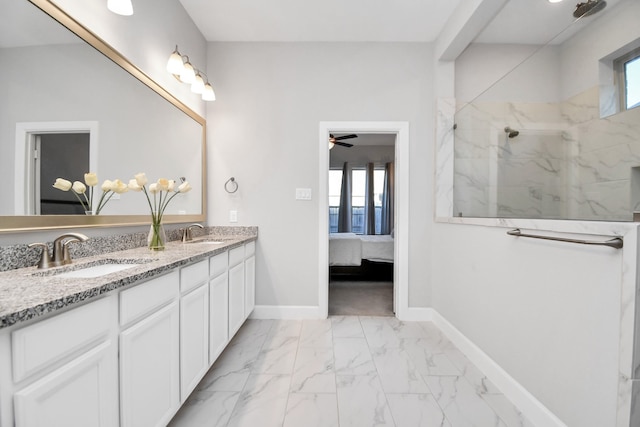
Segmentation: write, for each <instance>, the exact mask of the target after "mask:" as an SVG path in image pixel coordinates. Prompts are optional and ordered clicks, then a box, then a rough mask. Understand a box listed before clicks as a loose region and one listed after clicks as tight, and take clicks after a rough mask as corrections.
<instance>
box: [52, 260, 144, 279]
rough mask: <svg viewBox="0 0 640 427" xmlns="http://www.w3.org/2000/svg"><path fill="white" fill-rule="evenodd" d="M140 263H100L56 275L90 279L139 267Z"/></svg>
mask: <svg viewBox="0 0 640 427" xmlns="http://www.w3.org/2000/svg"><path fill="white" fill-rule="evenodd" d="M139 265H140V264H99V265H93V266H91V267H85V268H81V269H78V270H71V271H67V272H64V273H60V274H56V277H70V278H83V279H89V278H93V277H100V276H105V275H107V274H111V273H115V272H118V271H122V270H126V269H128V268H133V267H137V266H139Z"/></svg>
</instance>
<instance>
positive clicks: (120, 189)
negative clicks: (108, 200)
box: [111, 179, 129, 194]
mask: <svg viewBox="0 0 640 427" xmlns="http://www.w3.org/2000/svg"><path fill="white" fill-rule="evenodd" d="M111 191H113V192H114V193H118V194H122V193H126V192H127V191H129V187H128V186H127V184H125V183H124V182H122V181H121V180H119V179H116V180H115V181H113V186H112V187H111Z"/></svg>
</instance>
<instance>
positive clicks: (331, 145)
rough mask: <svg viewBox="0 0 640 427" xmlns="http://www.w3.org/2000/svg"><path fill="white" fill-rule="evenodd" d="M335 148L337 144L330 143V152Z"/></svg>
mask: <svg viewBox="0 0 640 427" xmlns="http://www.w3.org/2000/svg"><path fill="white" fill-rule="evenodd" d="M335 146H336V144H334V143H333V142H329V150H331V149H332V148H333V147H335Z"/></svg>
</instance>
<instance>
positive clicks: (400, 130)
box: [318, 122, 409, 320]
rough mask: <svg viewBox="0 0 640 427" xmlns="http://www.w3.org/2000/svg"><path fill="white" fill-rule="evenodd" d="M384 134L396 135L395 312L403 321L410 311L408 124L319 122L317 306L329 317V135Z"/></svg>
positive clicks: (324, 315) (323, 316)
mask: <svg viewBox="0 0 640 427" xmlns="http://www.w3.org/2000/svg"><path fill="white" fill-rule="evenodd" d="M344 132H349V133H360V134H363V133H387V134H395V135H396V144H395V161H394V162H395V165H394V166H395V202H394V203H395V212H394V213H395V217H394V223H395V225H394V242H393V243H394V256H395V260H394V265H393V293H394V301H393V304H394V310H395V315H396V317H397V318H398V319H401V320H402V319H405V318H406V317H407V315H408V309H409V122H320V126H319V159H320V161H319V168H318V169H319V179H318V209H319V211H318V225H319V226H318V305H319V310H320V313H319V314H320V316H321V317H322V318H326V317H327V316H328V314H329V267H328V266H329V172H328V171H329V143H328V140H329V134H330V133H344Z"/></svg>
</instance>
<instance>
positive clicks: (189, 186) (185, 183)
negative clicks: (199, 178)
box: [178, 181, 191, 193]
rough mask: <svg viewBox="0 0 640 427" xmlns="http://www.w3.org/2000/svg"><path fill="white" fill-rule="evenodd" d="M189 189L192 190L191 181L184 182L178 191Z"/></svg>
mask: <svg viewBox="0 0 640 427" xmlns="http://www.w3.org/2000/svg"><path fill="white" fill-rule="evenodd" d="M189 191H191V184H189V181H185V182H183V183H182V184H180V186H179V187H178V192H180V193H187V192H189Z"/></svg>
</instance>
